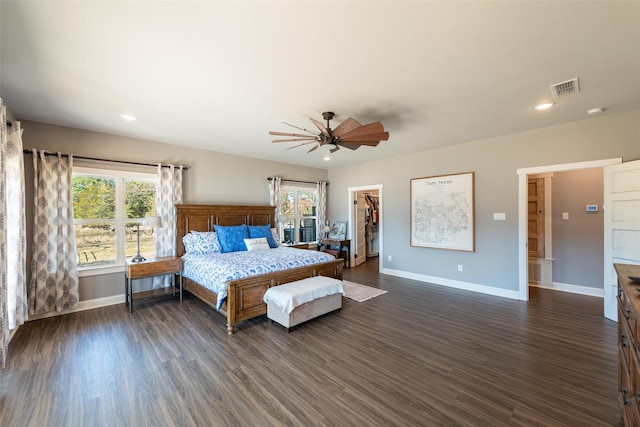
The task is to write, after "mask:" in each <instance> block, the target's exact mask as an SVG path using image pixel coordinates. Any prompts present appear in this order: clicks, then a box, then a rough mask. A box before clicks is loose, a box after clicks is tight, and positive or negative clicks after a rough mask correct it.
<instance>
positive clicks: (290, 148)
mask: <svg viewBox="0 0 640 427" xmlns="http://www.w3.org/2000/svg"><path fill="white" fill-rule="evenodd" d="M315 142H316V141H309V142H303V143H302V144H298V145H294V146H293V147H289V148H287V150H292V149H294V148H298V147H302V146H303V145H307V144H312V143H315Z"/></svg>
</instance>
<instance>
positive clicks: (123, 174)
mask: <svg viewBox="0 0 640 427" xmlns="http://www.w3.org/2000/svg"><path fill="white" fill-rule="evenodd" d="M72 174H73V176H78V175H86V176H101V177H106V178H118V179H140V180H154V181H155V179H156V178H157V177H156V174H155V173H150V172H131V171H125V170H117V169H101V168H93V167H82V166H74V167H73V171H72ZM124 202H125V192H124V185H116V206H124ZM82 221H83V220H80V222H82ZM86 221H91V220H86ZM107 221H113V222H115V223H116V224H120V225H121V226H119V227H116V245H117V246H116V262H115V263H113V264H105V265H92V266H84V267H83V266H80V265H78V277H88V276H100V275H103V274H115V273H124V268H125V262H126V261H125V260H126V243H125V230H124V222H125V218H124V210H123V209H116V217H115V219H113V220H107ZM75 222H76V220H75V219H74V224H75ZM126 222H134V223H135V222H140V223H142V220H137V219H127V220H126ZM118 254H122V259H119V258H118Z"/></svg>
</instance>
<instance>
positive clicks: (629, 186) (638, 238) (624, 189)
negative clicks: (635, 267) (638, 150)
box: [604, 160, 640, 321]
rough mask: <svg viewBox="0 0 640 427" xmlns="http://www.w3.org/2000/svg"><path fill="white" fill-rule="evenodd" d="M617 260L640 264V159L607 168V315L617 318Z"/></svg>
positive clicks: (605, 245)
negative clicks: (614, 265)
mask: <svg viewBox="0 0 640 427" xmlns="http://www.w3.org/2000/svg"><path fill="white" fill-rule="evenodd" d="M614 263H620V264H640V160H637V161H633V162H627V163H620V164H617V165H613V166H607V167H605V168H604V316H605V317H606V318H607V319H611V320H613V321H617V320H618V310H617V301H616V295H617V289H618V280H617V277H616V272H615V270H614V268H613V264H614Z"/></svg>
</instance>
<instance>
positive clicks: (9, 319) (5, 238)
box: [0, 98, 27, 369]
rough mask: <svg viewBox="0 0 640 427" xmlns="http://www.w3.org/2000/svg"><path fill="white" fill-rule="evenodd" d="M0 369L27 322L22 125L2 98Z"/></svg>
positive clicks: (0, 100)
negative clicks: (13, 336)
mask: <svg viewBox="0 0 640 427" xmlns="http://www.w3.org/2000/svg"><path fill="white" fill-rule="evenodd" d="M0 146H1V147H0V148H1V150H2V151H1V153H0V181H1V182H2V183H1V184H0V335H1V337H2V338H1V339H0V369H2V368H4V367H5V362H6V359H7V349H8V347H9V333H10V331H11V329H14V328H15V327H16V326H18V325H21V324H23V323H24V321H25V320H26V319H27V283H26V279H25V278H26V256H25V253H26V242H25V233H26V231H25V213H24V160H23V155H22V131H21V129H20V122H11V123H10V124H8V123H7V109H6V107H5V105H4V103H3V102H2V98H0Z"/></svg>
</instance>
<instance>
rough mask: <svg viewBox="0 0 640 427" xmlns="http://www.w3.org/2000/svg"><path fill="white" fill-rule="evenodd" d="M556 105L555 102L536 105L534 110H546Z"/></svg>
mask: <svg viewBox="0 0 640 427" xmlns="http://www.w3.org/2000/svg"><path fill="white" fill-rule="evenodd" d="M554 105H556V103H555V102H545V103H544V104H539V105H536V110H548V109H549V108H551V107H553V106H554Z"/></svg>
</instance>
